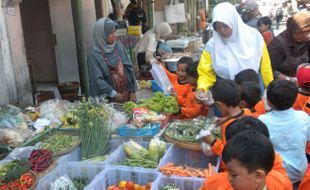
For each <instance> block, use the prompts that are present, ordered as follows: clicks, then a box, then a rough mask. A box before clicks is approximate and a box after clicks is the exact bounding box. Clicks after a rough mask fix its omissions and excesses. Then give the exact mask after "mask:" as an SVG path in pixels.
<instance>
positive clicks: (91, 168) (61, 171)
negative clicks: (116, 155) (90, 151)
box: [36, 163, 104, 190]
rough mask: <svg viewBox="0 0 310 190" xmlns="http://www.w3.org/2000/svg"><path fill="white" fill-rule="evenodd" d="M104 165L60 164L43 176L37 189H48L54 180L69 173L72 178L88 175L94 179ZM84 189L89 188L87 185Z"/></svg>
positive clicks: (90, 178)
mask: <svg viewBox="0 0 310 190" xmlns="http://www.w3.org/2000/svg"><path fill="white" fill-rule="evenodd" d="M103 169H104V166H99V165H85V164H82V165H81V164H78V163H74V164H69V163H65V164H60V165H58V166H57V167H56V168H55V169H54V170H53V171H52V172H50V173H49V174H48V175H46V176H44V177H43V178H41V179H40V180H39V182H38V184H37V186H36V190H48V189H50V185H51V183H52V182H54V181H56V180H57V179H58V178H60V177H61V176H63V175H67V176H68V177H69V178H70V179H73V178H74V177H87V178H88V179H89V180H90V181H92V180H93V179H94V178H95V177H96V176H97V175H98V174H99V173H100V172H101V171H103ZM84 189H89V188H88V187H87V186H86V187H85V188H84Z"/></svg>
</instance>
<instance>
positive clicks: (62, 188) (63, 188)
mask: <svg viewBox="0 0 310 190" xmlns="http://www.w3.org/2000/svg"><path fill="white" fill-rule="evenodd" d="M50 190H77V188H76V187H75V186H74V184H73V182H72V181H71V179H70V178H69V177H68V176H67V175H63V176H61V177H60V178H58V179H57V180H56V181H55V182H53V183H51V187H50Z"/></svg>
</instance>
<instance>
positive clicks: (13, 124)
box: [0, 105, 27, 129]
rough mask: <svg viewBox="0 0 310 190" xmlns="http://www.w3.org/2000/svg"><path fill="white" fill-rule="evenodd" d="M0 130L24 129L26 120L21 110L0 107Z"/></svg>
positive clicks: (7, 106) (12, 107) (5, 106)
mask: <svg viewBox="0 0 310 190" xmlns="http://www.w3.org/2000/svg"><path fill="white" fill-rule="evenodd" d="M0 128H11V129H14V128H15V129H16V128H22V129H26V128H27V123H26V118H25V117H24V114H23V113H22V112H21V109H20V108H18V107H15V106H13V105H3V106H0Z"/></svg>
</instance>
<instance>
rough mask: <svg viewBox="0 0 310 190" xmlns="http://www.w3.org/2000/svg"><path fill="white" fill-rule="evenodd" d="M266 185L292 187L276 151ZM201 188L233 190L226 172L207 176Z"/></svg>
mask: <svg viewBox="0 0 310 190" xmlns="http://www.w3.org/2000/svg"><path fill="white" fill-rule="evenodd" d="M266 186H267V188H268V190H292V188H293V187H292V183H291V181H290V179H289V177H288V175H287V173H286V171H285V169H284V167H283V160H282V158H281V156H280V154H278V153H275V159H274V164H273V167H272V170H271V171H270V172H269V173H268V175H267V177H266ZM201 190H233V187H232V186H231V185H230V183H229V180H228V172H222V173H218V174H215V175H214V176H212V177H210V178H208V179H207V180H206V181H205V182H204V185H203V187H202V189H201Z"/></svg>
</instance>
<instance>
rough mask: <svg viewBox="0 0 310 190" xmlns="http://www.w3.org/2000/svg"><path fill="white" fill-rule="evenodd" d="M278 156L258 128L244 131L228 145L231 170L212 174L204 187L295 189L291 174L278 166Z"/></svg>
mask: <svg viewBox="0 0 310 190" xmlns="http://www.w3.org/2000/svg"><path fill="white" fill-rule="evenodd" d="M267 132H268V130H267ZM275 158H276V155H275V152H274V149H273V145H272V144H271V142H270V141H269V139H268V138H267V137H266V136H264V135H263V134H262V133H260V132H259V131H256V130H246V131H243V132H241V133H240V134H238V135H236V136H234V137H233V138H232V139H231V140H229V142H228V143H227V145H226V146H225V148H224V151H223V160H224V162H225V164H226V165H227V167H228V171H229V172H223V173H219V174H215V175H214V176H211V177H209V178H208V179H207V180H206V181H205V182H204V185H203V187H202V190H265V189H268V190H278V189H281V190H292V183H291V182H290V180H289V178H288V176H287V175H286V174H285V173H283V170H277V169H276V168H275V167H274V164H275Z"/></svg>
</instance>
